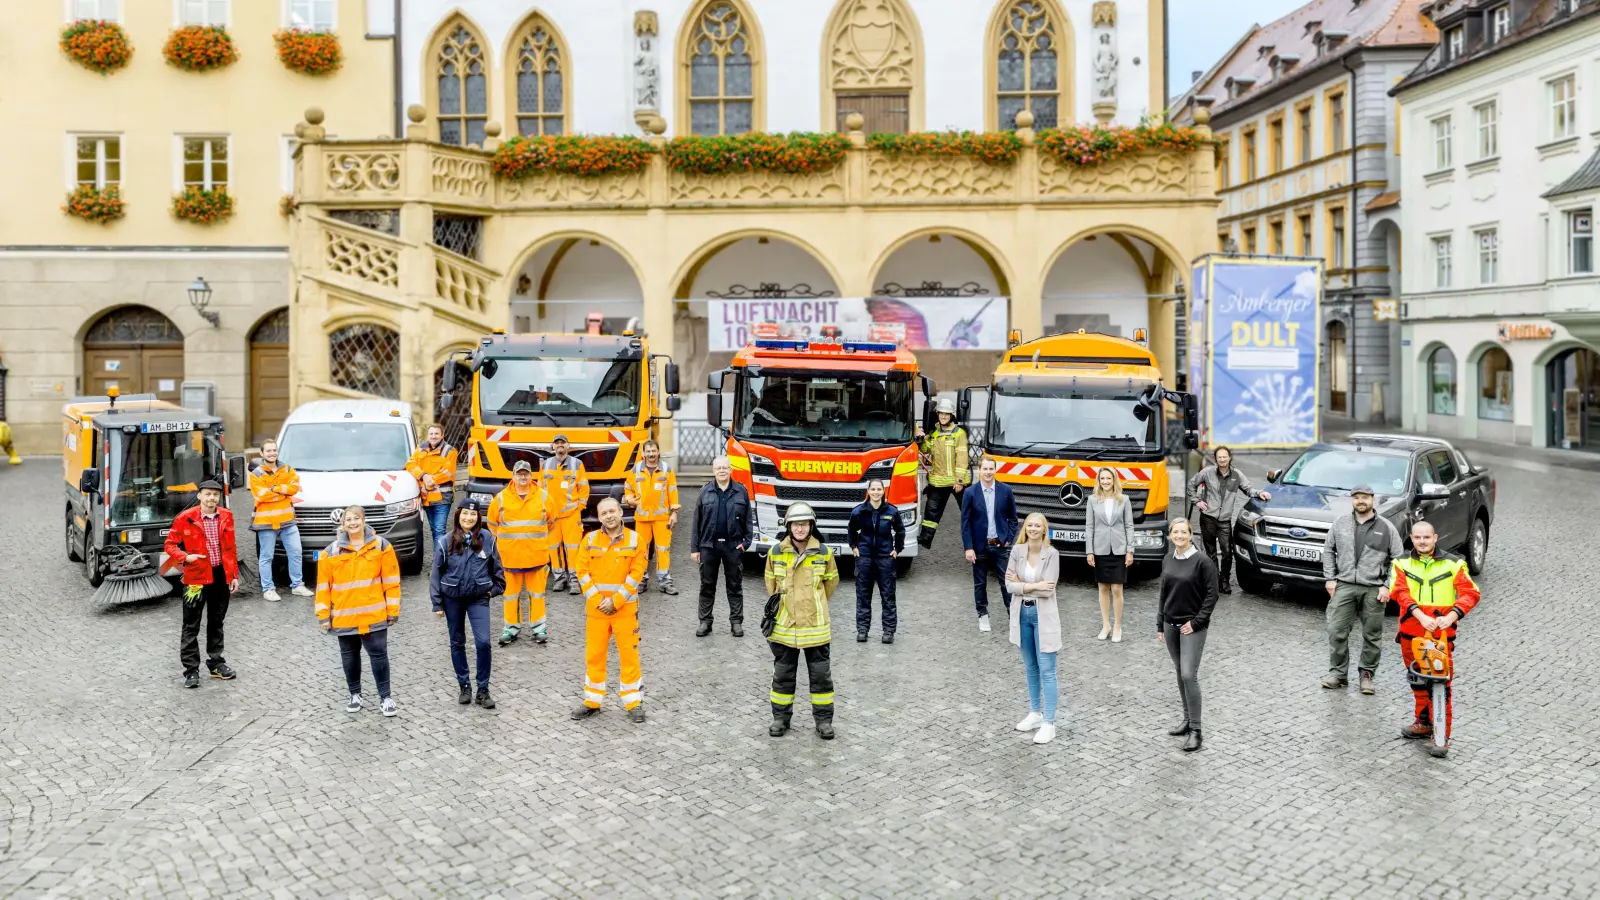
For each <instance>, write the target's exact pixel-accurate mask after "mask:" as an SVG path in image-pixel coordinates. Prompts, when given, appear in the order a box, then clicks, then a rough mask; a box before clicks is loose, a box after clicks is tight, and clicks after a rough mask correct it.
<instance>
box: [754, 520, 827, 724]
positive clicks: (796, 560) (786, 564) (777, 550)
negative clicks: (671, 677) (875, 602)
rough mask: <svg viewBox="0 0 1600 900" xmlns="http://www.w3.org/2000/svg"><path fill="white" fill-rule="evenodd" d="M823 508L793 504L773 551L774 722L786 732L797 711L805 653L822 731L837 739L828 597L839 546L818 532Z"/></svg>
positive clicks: (769, 557) (770, 579)
mask: <svg viewBox="0 0 1600 900" xmlns="http://www.w3.org/2000/svg"><path fill="white" fill-rule="evenodd" d="M816 526H817V514H816V512H815V511H814V510H812V508H811V505H810V504H807V503H795V504H793V505H791V506H790V507H789V509H788V511H787V512H786V513H785V514H784V517H783V527H784V531H785V534H784V537H783V540H781V541H779V542H778V543H777V545H776V546H774V547H773V548H772V551H771V552H770V553H768V554H767V573H766V580H767V593H768V594H769V595H778V596H779V600H778V610H777V617H776V619H775V620H774V622H773V627H772V632H771V633H770V634H768V635H767V641H768V642H769V643H770V645H771V647H772V661H773V663H772V694H771V700H772V726H771V727H770V728H768V729H767V733H768V734H770V735H772V736H773V737H782V736H783V735H784V734H785V733H786V732H787V731H788V730H789V722H790V719H791V717H792V716H793V714H794V689H795V683H796V681H797V680H798V675H799V670H800V657H801V655H802V654H803V655H804V656H805V658H806V680H807V682H808V683H809V687H810V689H811V715H812V718H813V719H814V720H815V721H816V725H817V734H818V735H820V736H821V737H822V739H823V740H832V739H833V666H832V662H831V659H830V657H831V650H832V642H833V628H832V625H831V624H830V622H829V620H828V598H830V597H832V596H833V590H834V588H836V587H838V586H839V567H838V565H837V563H835V562H834V559H833V551H831V550H829V549H828V545H826V544H824V543H822V542H821V541H819V540H818V539H817V536H816V534H815V533H814V532H815V530H816Z"/></svg>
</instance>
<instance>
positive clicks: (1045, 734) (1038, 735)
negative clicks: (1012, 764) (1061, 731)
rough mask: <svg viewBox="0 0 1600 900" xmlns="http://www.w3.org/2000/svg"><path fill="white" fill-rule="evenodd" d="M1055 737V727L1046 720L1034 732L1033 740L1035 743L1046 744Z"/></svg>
mask: <svg viewBox="0 0 1600 900" xmlns="http://www.w3.org/2000/svg"><path fill="white" fill-rule="evenodd" d="M1055 737H1056V727H1055V726H1054V725H1051V724H1050V723H1049V722H1046V723H1044V724H1043V725H1040V726H1039V730H1038V731H1036V732H1034V735H1033V742H1034V743H1035V744H1048V743H1050V742H1051V741H1053V740H1055Z"/></svg>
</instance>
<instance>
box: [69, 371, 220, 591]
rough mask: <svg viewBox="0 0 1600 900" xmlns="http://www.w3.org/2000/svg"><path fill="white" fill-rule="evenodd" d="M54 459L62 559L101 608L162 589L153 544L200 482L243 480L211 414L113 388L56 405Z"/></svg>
mask: <svg viewBox="0 0 1600 900" xmlns="http://www.w3.org/2000/svg"><path fill="white" fill-rule="evenodd" d="M61 462H62V467H61V468H62V474H63V476H64V479H65V487H66V504H65V508H66V513H65V519H66V522H65V531H66V543H67V558H68V559H70V560H72V561H73V562H82V563H83V564H84V572H85V574H87V575H88V577H89V584H90V585H91V586H93V587H94V588H96V589H97V590H96V593H95V596H94V603H95V605H96V606H98V607H102V608H103V607H106V606H111V605H114V604H117V603H129V602H133V601H138V600H151V599H154V598H157V597H163V596H165V595H166V594H167V593H168V592H170V591H171V590H172V588H173V586H174V585H175V584H176V583H177V582H176V581H169V580H168V579H167V578H166V577H164V576H162V575H161V565H162V563H163V562H164V560H163V558H162V557H163V554H162V551H161V545H162V543H163V542H164V541H165V539H166V536H167V532H168V530H170V529H171V528H172V520H173V519H174V518H176V517H177V515H178V513H181V512H183V511H184V510H185V509H187V508H189V507H190V506H191V505H193V504H194V503H196V502H197V501H198V498H199V491H200V484H201V482H204V481H207V480H214V481H217V482H220V483H224V484H226V485H227V486H228V488H229V490H236V489H240V488H243V487H244V485H245V469H244V462H245V461H244V457H242V456H240V457H234V458H233V459H229V458H228V456H227V454H226V453H225V452H224V450H223V430H222V420H221V419H219V418H217V417H216V416H208V415H205V414H203V413H198V412H195V411H193V410H187V409H183V408H181V407H178V406H174V405H173V404H171V403H168V402H166V401H163V400H159V399H157V398H156V396H155V395H154V394H134V395H130V396H127V397H121V396H118V394H117V391H116V389H115V388H113V389H112V390H111V393H110V394H108V395H106V396H101V397H77V398H75V399H73V400H72V401H71V402H69V403H68V404H66V406H65V407H63V408H62V433H61ZM224 502H226V499H224Z"/></svg>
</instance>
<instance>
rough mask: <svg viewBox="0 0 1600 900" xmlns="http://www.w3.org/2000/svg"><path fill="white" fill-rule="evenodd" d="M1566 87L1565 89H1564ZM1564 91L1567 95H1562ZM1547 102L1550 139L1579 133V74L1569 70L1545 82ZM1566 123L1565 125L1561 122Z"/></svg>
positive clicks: (1556, 139)
mask: <svg viewBox="0 0 1600 900" xmlns="http://www.w3.org/2000/svg"><path fill="white" fill-rule="evenodd" d="M1563 88H1564V89H1565V90H1564V91H1563V90H1562V89H1563ZM1561 93H1564V94H1565V96H1560V94H1561ZM1544 97H1545V102H1546V103H1547V104H1548V105H1549V110H1550V117H1549V119H1547V120H1546V121H1548V122H1549V123H1550V140H1552V141H1562V140H1566V139H1567V138H1569V137H1574V136H1576V135H1577V133H1578V75H1577V73H1576V72H1568V73H1567V74H1565V75H1560V76H1557V77H1555V78H1552V79H1550V80H1549V81H1546V82H1545V83H1544ZM1563 122H1564V123H1565V125H1564V127H1563V125H1562V124H1561V123H1563Z"/></svg>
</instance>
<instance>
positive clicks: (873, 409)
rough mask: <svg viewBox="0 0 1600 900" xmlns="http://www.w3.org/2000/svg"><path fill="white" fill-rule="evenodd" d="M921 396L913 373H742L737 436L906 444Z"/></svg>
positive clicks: (809, 440)
mask: <svg viewBox="0 0 1600 900" xmlns="http://www.w3.org/2000/svg"><path fill="white" fill-rule="evenodd" d="M915 392H916V387H915V383H914V382H913V381H912V379H911V373H910V372H887V373H877V372H874V373H861V372H816V371H811V372H771V373H769V374H763V375H749V374H744V373H741V374H740V376H739V394H738V404H739V408H738V409H737V410H736V411H735V412H734V416H735V426H734V427H735V435H736V436H738V437H742V438H752V439H762V438H766V439H771V440H777V441H783V440H784V439H790V440H795V441H801V442H811V441H825V440H832V439H838V440H848V441H870V442H873V443H882V444H906V443H910V441H911V438H912V428H913V423H914V417H913V415H912V399H913V397H914V395H915Z"/></svg>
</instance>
